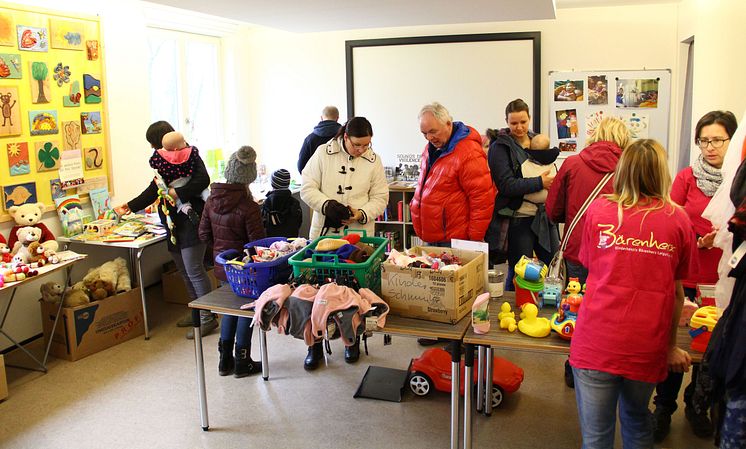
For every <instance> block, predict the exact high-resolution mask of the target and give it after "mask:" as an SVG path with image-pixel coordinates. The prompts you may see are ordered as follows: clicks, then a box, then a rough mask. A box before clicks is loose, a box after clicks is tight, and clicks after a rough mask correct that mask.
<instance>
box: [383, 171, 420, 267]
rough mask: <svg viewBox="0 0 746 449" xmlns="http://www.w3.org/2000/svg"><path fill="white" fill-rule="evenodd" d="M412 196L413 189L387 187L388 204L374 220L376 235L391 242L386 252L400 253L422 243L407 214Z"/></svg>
mask: <svg viewBox="0 0 746 449" xmlns="http://www.w3.org/2000/svg"><path fill="white" fill-rule="evenodd" d="M413 196H414V187H408V186H402V185H401V183H393V184H390V185H389V203H388V205H387V206H386V210H385V211H384V213H383V214H382V215H381V216H379V217H378V218H377V219H376V235H378V236H381V237H386V238H388V239H389V240H390V241H391V243H390V247H389V248H388V249H387V252H389V251H390V249H391V248H395V249H397V250H399V251H401V250H403V249H404V248H410V247H412V246H416V245H420V244H421V243H422V242H421V241H420V240H419V238H418V237H417V235H416V234H415V233H414V227H413V226H412V217H411V216H410V214H409V202H410V201H412V197H413Z"/></svg>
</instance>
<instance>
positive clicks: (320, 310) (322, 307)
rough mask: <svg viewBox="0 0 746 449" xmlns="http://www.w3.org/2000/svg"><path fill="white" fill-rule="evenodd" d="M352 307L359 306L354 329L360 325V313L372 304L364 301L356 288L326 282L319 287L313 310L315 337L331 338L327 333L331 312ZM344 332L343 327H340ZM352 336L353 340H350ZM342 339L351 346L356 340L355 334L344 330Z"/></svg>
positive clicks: (312, 319) (312, 320)
mask: <svg viewBox="0 0 746 449" xmlns="http://www.w3.org/2000/svg"><path fill="white" fill-rule="evenodd" d="M352 307H355V308H357V313H356V314H355V315H354V316H353V317H352V329H353V330H357V329H358V328H359V326H360V315H361V314H364V313H366V312H367V311H368V310H369V309H370V304H368V303H367V302H365V301H363V300H362V298H361V297H360V295H359V294H358V293H356V292H355V290H353V289H351V288H349V287H344V286H341V285H337V284H336V283H332V284H325V285H323V286H321V288H320V289H319V293H318V294H317V295H316V301H315V302H314V303H313V309H312V311H311V330H312V333H313V336H314V337H315V338H321V337H324V338H327V339H328V338H330V337H331V336H330V335H325V333H326V323H327V320H328V319H329V316H330V315H331V314H334V313H335V312H339V311H342V310H347V309H350V308H352ZM340 332H342V329H340ZM350 338H352V340H350ZM342 340H343V341H344V343H345V345H347V346H349V345H351V344H352V343H354V341H355V336H354V335H353V336H350V335H345V333H344V332H342Z"/></svg>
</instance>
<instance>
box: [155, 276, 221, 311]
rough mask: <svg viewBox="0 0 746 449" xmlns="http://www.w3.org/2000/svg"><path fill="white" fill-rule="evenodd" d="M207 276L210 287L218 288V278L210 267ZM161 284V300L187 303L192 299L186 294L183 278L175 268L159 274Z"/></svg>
mask: <svg viewBox="0 0 746 449" xmlns="http://www.w3.org/2000/svg"><path fill="white" fill-rule="evenodd" d="M207 277H209V278H210V283H211V284H212V289H213V290H215V289H216V288H218V280H217V279H215V273H214V270H213V269H212V268H210V269H209V270H207ZM161 285H162V288H163V300H164V301H166V302H172V303H175V304H189V303H190V302H192V299H191V298H190V297H189V294H187V289H186V285H184V278H183V277H181V275H180V274H179V272H178V271H177V270H176V269H173V270H171V271H168V272H166V273H163V274H162V275H161Z"/></svg>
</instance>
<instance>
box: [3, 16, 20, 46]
mask: <svg viewBox="0 0 746 449" xmlns="http://www.w3.org/2000/svg"><path fill="white" fill-rule="evenodd" d="M16 43H18V41H17V40H16V27H15V24H14V23H13V15H12V14H10V13H7V12H3V13H0V45H2V46H4V47H15V46H16Z"/></svg>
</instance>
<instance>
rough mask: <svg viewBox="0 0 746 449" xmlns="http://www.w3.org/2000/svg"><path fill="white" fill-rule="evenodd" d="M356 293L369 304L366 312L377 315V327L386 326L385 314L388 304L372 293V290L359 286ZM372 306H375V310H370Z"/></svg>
mask: <svg viewBox="0 0 746 449" xmlns="http://www.w3.org/2000/svg"><path fill="white" fill-rule="evenodd" d="M358 293H360V297H362V298H363V300H364V301H366V302H367V303H368V304H369V305H370V308H369V309H368V310H369V312H368V313H372V314H373V315H376V316H378V327H380V328H384V327H385V326H386V316H387V315H388V314H389V305H388V304H386V301H384V300H383V299H381V297H380V296H378V295H376V294H375V293H373V290H370V289H367V288H361V289H360V291H359V292H358ZM373 306H376V309H375V311H373V310H370V309H372V308H373Z"/></svg>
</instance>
